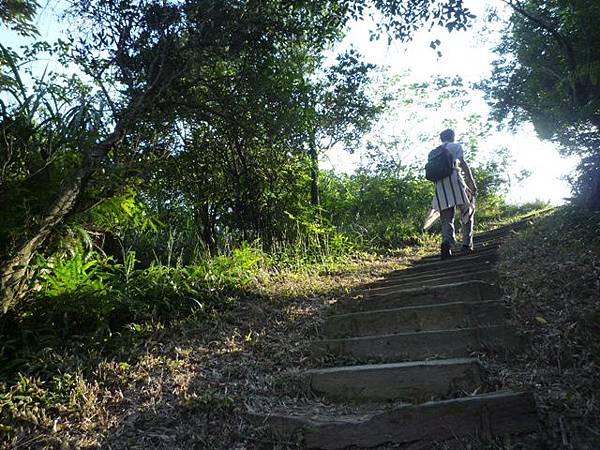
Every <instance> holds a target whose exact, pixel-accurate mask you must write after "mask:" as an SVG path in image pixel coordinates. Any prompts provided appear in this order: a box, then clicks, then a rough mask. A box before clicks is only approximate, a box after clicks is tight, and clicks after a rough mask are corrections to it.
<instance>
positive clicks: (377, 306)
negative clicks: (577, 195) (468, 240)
mask: <svg viewBox="0 0 600 450" xmlns="http://www.w3.org/2000/svg"><path fill="white" fill-rule="evenodd" d="M526 225H527V220H524V221H521V222H517V223H515V224H513V225H511V226H506V227H503V228H499V229H497V230H493V231H490V232H487V233H483V234H480V235H478V236H477V237H476V238H475V250H476V252H475V253H474V254H473V255H469V256H458V257H455V258H453V259H451V260H448V261H440V260H439V257H427V258H423V259H422V260H420V261H418V262H417V263H416V264H415V265H414V266H413V267H411V268H408V269H405V270H401V271H396V272H392V273H391V274H389V276H388V277H387V278H386V279H384V280H381V281H377V282H375V283H372V284H370V285H367V286H365V288H364V290H363V291H362V292H361V294H362V298H361V299H360V300H356V301H347V302H343V303H342V302H339V303H340V304H339V305H338V306H336V307H335V308H334V311H333V314H332V315H330V316H329V317H328V318H327V320H326V322H325V324H324V326H323V329H322V339H320V340H318V341H315V342H313V343H312V350H313V352H314V354H315V356H317V357H323V358H325V359H327V358H329V360H331V361H333V364H332V365H333V366H334V367H328V368H320V369H314V370H310V371H307V372H306V373H304V374H303V375H302V380H303V382H304V383H306V385H307V386H308V387H309V388H310V390H311V391H312V392H313V393H314V394H315V395H317V396H319V397H320V398H323V399H324V400H325V401H327V402H331V403H332V404H337V403H339V404H352V405H357V407H356V409H355V411H354V413H352V414H329V415H328V414H325V413H316V412H314V411H308V412H307V411H304V412H293V411H271V412H270V413H269V414H258V413H251V417H252V418H253V419H254V420H255V421H256V422H257V423H259V424H261V425H264V426H267V427H268V428H269V429H270V430H271V431H272V433H273V434H274V435H275V436H276V437H277V439H278V440H280V441H281V442H288V443H289V442H300V446H301V447H304V448H322V449H342V448H348V447H352V448H373V447H377V446H382V445H384V444H394V445H400V444H407V445H409V446H410V448H430V447H431V446H432V445H434V444H435V443H436V442H439V441H445V440H452V439H456V438H469V437H472V438H475V439H478V440H481V439H489V438H491V437H494V436H499V435H505V434H520V433H528V432H533V431H535V430H536V429H537V426H538V418H537V411H536V405H535V401H534V398H533V396H532V394H530V393H527V392H511V391H501V392H486V391H487V389H486V384H485V374H484V371H483V370H482V367H481V362H480V359H479V358H478V355H480V354H482V353H486V354H489V353H494V354H495V355H496V356H499V357H503V358H510V357H511V356H512V355H515V354H516V353H518V352H519V351H520V350H521V349H522V348H523V346H524V344H525V343H524V340H523V338H522V337H521V336H519V335H518V334H517V332H516V331H515V329H514V328H513V327H512V326H510V325H508V324H507V323H506V311H505V308H504V305H503V303H502V302H501V301H500V296H501V291H500V289H499V286H498V274H497V273H496V271H495V270H494V264H495V262H496V261H497V258H498V247H499V245H501V243H502V239H503V238H504V237H505V236H507V235H508V234H509V233H511V232H513V231H514V230H518V229H520V228H522V227H524V226H526ZM339 364H345V365H339Z"/></svg>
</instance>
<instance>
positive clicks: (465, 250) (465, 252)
mask: <svg viewBox="0 0 600 450" xmlns="http://www.w3.org/2000/svg"><path fill="white" fill-rule="evenodd" d="M460 252H461V253H462V254H463V255H472V254H473V253H475V250H473V249H472V248H471V247H469V246H468V245H463V246H462V247H461V249H460Z"/></svg>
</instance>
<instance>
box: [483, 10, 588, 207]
mask: <svg viewBox="0 0 600 450" xmlns="http://www.w3.org/2000/svg"><path fill="white" fill-rule="evenodd" d="M505 3H507V4H508V5H509V6H510V7H511V8H512V9H513V14H512V16H511V18H510V23H509V24H508V29H507V31H506V33H505V35H504V37H503V39H502V41H501V44H500V45H499V46H498V48H497V49H496V51H497V52H498V54H499V55H500V58H499V59H498V60H497V61H496V62H495V63H494V71H493V74H492V76H491V77H490V79H489V80H487V82H486V83H484V88H485V89H486V91H487V93H488V100H489V101H490V104H491V106H492V108H493V111H494V117H495V118H496V119H497V120H508V121H509V123H510V124H512V125H514V124H518V123H519V122H521V121H524V120H525V121H531V122H532V123H533V124H534V125H535V127H536V130H537V132H538V134H539V135H540V137H541V138H544V139H550V140H553V141H555V142H557V143H559V144H560V145H561V147H562V150H563V152H564V153H570V154H579V155H581V156H583V161H582V164H581V165H580V172H581V176H580V184H579V187H580V188H581V189H580V190H583V191H584V192H583V193H584V194H585V197H586V200H587V204H588V205H589V206H591V207H592V208H595V209H598V208H600V29H599V28H598V24H597V18H598V17H599V16H600V3H598V2H590V1H583V0H576V1H566V0H546V1H543V2H539V1H529V0H527V1H514V0H510V1H505Z"/></svg>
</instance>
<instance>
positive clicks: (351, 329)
mask: <svg viewBox="0 0 600 450" xmlns="http://www.w3.org/2000/svg"><path fill="white" fill-rule="evenodd" d="M505 321H506V308H505V307H504V304H503V303H502V302H501V301H497V300H491V301H485V302H475V303H469V302H454V303H441V304H437V305H424V306H409V307H404V308H395V309H383V310H375V311H365V312H356V313H349V314H338V315H333V316H329V317H327V319H325V323H324V325H323V335H324V336H326V337H328V338H341V337H360V336H375V335H379V334H393V333H406V332H417V331H433V330H450V329H453V328H470V327H475V326H478V325H479V326H490V325H500V324H503V323H504V322H505Z"/></svg>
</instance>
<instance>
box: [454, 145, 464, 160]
mask: <svg viewBox="0 0 600 450" xmlns="http://www.w3.org/2000/svg"><path fill="white" fill-rule="evenodd" d="M456 146H457V148H456V159H464V158H465V153H464V151H463V147H462V144H456Z"/></svg>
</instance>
